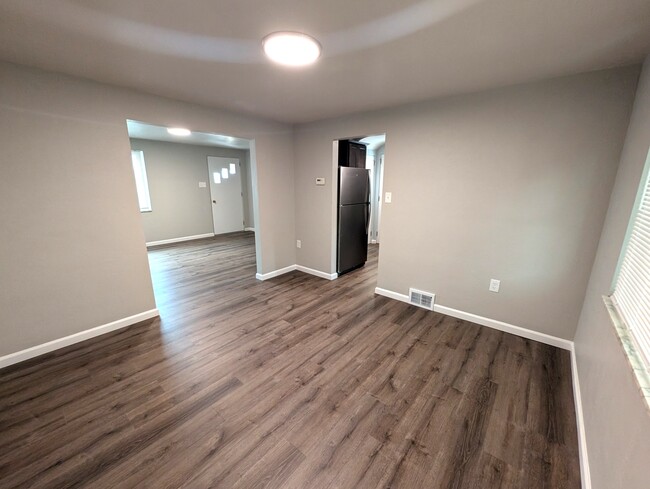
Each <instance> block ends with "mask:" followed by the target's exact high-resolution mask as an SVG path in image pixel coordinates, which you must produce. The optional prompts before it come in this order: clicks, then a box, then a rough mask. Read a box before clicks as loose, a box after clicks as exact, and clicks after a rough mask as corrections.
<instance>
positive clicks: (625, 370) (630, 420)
mask: <svg viewBox="0 0 650 489" xmlns="http://www.w3.org/2000/svg"><path fill="white" fill-rule="evenodd" d="M649 149H650V58H647V59H646V62H645V65H644V70H643V72H642V76H641V80H640V82H639V88H638V91H637V95H636V100H635V103H634V111H633V113H632V119H631V121H630V126H629V130H628V133H627V138H626V141H625V147H624V149H623V153H622V155H621V163H620V167H619V169H618V175H617V177H616V184H615V186H614V190H613V192H612V197H611V201H610V204H609V210H608V212H607V219H606V221H605V226H604V228H603V233H602V236H601V240H600V245H599V247H598V254H597V256H596V261H595V263H594V267H593V270H592V273H591V279H590V280H589V287H588V289H587V294H586V297H585V301H584V307H583V309H582V314H581V316H580V322H579V324H578V329H577V331H576V335H575V349H576V359H577V364H578V378H579V379H580V390H581V395H582V405H583V411H584V421H585V430H586V439H587V444H588V453H589V462H590V467H591V478H592V483H593V488H594V489H611V488H619V487H620V488H625V489H642V488H643V489H645V488H647V487H648V485H649V482H648V481H649V479H648V462H649V461H650V412H648V410H647V408H646V405H645V401H644V400H643V398H642V397H641V394H640V392H639V390H638V387H637V384H636V380H635V379H634V377H633V374H632V371H631V368H630V365H629V363H628V360H627V358H626V356H625V353H624V351H623V348H622V347H621V345H620V343H619V341H618V338H617V337H616V333H615V331H614V327H613V326H612V323H611V321H610V318H609V315H608V313H607V312H606V310H605V307H604V305H603V301H602V296H603V295H609V293H610V286H611V285H612V280H613V278H614V271H615V269H616V265H617V263H618V258H619V255H620V252H621V247H622V245H623V240H624V238H625V232H626V229H627V226H628V222H629V219H630V215H631V212H632V208H633V205H634V199H635V197H636V193H637V190H638V188H639V183H640V180H641V173H642V171H643V166H644V163H645V161H646V158H647V156H648V150H649Z"/></svg>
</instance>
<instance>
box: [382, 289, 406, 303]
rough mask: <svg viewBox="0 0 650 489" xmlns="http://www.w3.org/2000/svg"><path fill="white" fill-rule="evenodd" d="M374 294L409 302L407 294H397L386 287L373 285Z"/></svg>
mask: <svg viewBox="0 0 650 489" xmlns="http://www.w3.org/2000/svg"><path fill="white" fill-rule="evenodd" d="M375 294H377V295H383V296H384V297H388V298H389V299H395V300H396V301H402V302H406V303H409V296H408V295H404V294H398V293H397V292H393V291H392V290H388V289H382V288H381V287H375Z"/></svg>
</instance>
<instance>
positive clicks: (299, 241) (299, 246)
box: [296, 239, 302, 248]
mask: <svg viewBox="0 0 650 489" xmlns="http://www.w3.org/2000/svg"><path fill="white" fill-rule="evenodd" d="M296 248H302V241H301V240H299V239H297V240H296Z"/></svg>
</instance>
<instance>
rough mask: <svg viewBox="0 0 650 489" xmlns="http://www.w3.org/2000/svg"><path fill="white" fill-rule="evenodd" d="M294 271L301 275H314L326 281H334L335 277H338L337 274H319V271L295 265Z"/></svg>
mask: <svg viewBox="0 0 650 489" xmlns="http://www.w3.org/2000/svg"><path fill="white" fill-rule="evenodd" d="M296 270H298V271H300V272H303V273H308V274H310V275H315V276H316V277H320V278H324V279H326V280H334V279H335V278H336V277H338V276H339V274H338V273H327V272H321V271H320V270H314V269H313V268H308V267H303V266H302V265H296Z"/></svg>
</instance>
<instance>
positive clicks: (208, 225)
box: [131, 139, 253, 242]
mask: <svg viewBox="0 0 650 489" xmlns="http://www.w3.org/2000/svg"><path fill="white" fill-rule="evenodd" d="M131 148H132V149H139V150H142V151H144V158H145V165H146V167H147V179H148V181H149V194H150V196H151V203H152V210H151V212H143V213H142V214H141V215H142V226H143V228H144V235H145V238H146V240H147V242H150V241H160V240H164V239H172V238H182V237H185V236H196V235H199V234H207V233H212V232H213V231H214V226H213V222H212V203H211V199H210V186H209V185H207V186H206V187H205V188H199V185H198V184H199V181H202V182H206V184H209V173H208V156H221V157H224V158H237V159H239V162H240V164H241V179H242V191H243V193H244V197H243V202H242V204H243V207H244V222H245V223H246V224H245V225H246V227H253V225H252V222H253V221H252V218H251V217H252V216H251V215H252V210H253V209H252V206H251V205H250V204H249V192H251V191H252V186H251V182H250V181H248V182H247V181H246V179H247V178H248V179H249V177H250V170H248V165H249V156H248V154H249V152H248V151H246V150H236V149H229V148H217V147H214V146H199V145H192V144H181V143H170V142H163V141H147V140H142V139H131ZM250 201H251V202H252V196H250Z"/></svg>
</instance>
